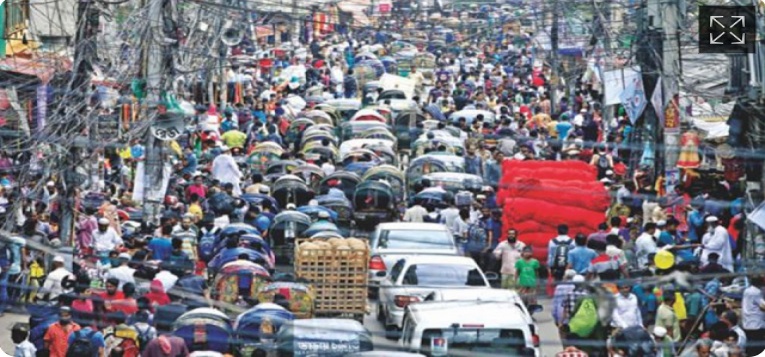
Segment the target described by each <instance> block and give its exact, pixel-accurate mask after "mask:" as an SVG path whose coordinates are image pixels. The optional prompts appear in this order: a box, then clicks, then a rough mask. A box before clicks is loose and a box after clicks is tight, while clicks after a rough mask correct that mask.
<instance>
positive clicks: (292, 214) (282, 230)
mask: <svg viewBox="0 0 765 357" xmlns="http://www.w3.org/2000/svg"><path fill="white" fill-rule="evenodd" d="M310 225H311V218H310V217H308V215H306V214H305V213H301V212H298V211H284V212H281V213H279V214H277V215H276V216H275V217H274V220H273V222H272V223H271V226H270V227H269V230H268V239H269V240H270V241H271V249H273V251H274V254H275V255H276V261H277V262H278V263H284V262H289V261H290V260H291V258H292V255H293V254H294V244H295V238H297V237H301V236H302V234H303V231H305V230H306V229H308V226H310Z"/></svg>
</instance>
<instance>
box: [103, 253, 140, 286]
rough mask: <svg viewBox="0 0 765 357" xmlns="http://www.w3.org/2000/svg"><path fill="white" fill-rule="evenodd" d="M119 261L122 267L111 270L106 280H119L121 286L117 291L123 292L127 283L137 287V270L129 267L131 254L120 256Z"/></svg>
mask: <svg viewBox="0 0 765 357" xmlns="http://www.w3.org/2000/svg"><path fill="white" fill-rule="evenodd" d="M119 261H120V266H118V267H116V268H111V269H109V271H108V272H107V273H106V279H109V278H115V279H117V280H119V281H120V284H119V285H118V286H117V289H120V290H122V286H123V285H125V283H132V284H133V285H135V278H134V277H133V275H134V274H135V269H133V268H131V267H129V266H128V262H130V254H128V253H121V254H120V255H119Z"/></svg>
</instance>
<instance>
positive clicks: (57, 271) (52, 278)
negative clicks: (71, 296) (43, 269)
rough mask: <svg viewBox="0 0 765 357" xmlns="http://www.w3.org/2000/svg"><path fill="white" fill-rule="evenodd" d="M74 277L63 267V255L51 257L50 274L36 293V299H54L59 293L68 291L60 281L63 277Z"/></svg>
mask: <svg viewBox="0 0 765 357" xmlns="http://www.w3.org/2000/svg"><path fill="white" fill-rule="evenodd" d="M67 278H68V279H74V275H72V273H71V272H69V271H68V270H66V268H65V267H64V257H62V256H60V255H57V256H55V257H54V258H53V267H52V269H51V272H50V274H48V276H46V277H45V281H44V282H43V286H42V288H40V291H39V292H38V293H37V298H38V299H47V301H56V299H57V298H58V296H59V295H61V294H63V293H65V292H67V291H68V289H64V287H63V286H62V285H61V283H62V282H63V281H64V279H67Z"/></svg>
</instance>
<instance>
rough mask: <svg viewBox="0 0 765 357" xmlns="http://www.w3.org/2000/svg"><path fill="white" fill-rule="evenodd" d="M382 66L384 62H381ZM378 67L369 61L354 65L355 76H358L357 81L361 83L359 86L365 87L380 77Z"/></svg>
mask: <svg viewBox="0 0 765 357" xmlns="http://www.w3.org/2000/svg"><path fill="white" fill-rule="evenodd" d="M378 63H379V65H380V67H382V63H381V62H379V61H378ZM377 72H378V69H377V68H376V67H374V66H373V65H371V64H369V63H359V64H357V65H356V66H354V67H353V76H354V77H356V81H357V82H358V83H359V87H361V88H364V85H366V84H367V83H369V82H373V81H376V80H378V79H380V77H379V76H378V75H377Z"/></svg>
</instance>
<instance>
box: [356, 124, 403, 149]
mask: <svg viewBox="0 0 765 357" xmlns="http://www.w3.org/2000/svg"><path fill="white" fill-rule="evenodd" d="M358 138H359V139H375V140H385V141H390V142H391V143H392V146H391V149H393V150H397V149H398V139H397V138H396V136H395V135H393V133H391V131H390V130H389V128H381V127H379V128H372V129H369V130H367V131H365V132H363V133H361V134H360V135H358Z"/></svg>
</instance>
